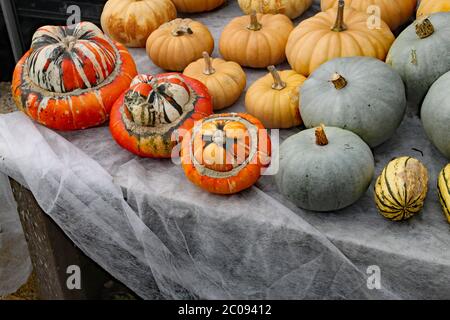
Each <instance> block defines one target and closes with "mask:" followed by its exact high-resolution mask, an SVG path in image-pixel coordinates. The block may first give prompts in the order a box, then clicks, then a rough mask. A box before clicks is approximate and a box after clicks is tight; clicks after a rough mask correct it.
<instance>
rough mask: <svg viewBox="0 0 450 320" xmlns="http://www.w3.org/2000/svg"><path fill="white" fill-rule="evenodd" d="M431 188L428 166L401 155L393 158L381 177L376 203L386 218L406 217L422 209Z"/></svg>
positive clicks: (402, 218)
mask: <svg viewBox="0 0 450 320" xmlns="http://www.w3.org/2000/svg"><path fill="white" fill-rule="evenodd" d="M427 192H428V171H427V168H425V166H424V165H423V164H422V163H421V162H420V161H419V160H417V159H414V158H411V157H401V158H397V159H394V160H392V161H391V162H389V164H388V165H387V166H386V167H385V168H384V170H383V172H382V173H381V175H380V176H379V177H378V179H377V181H376V183H375V203H376V205H377V208H378V211H379V212H380V213H381V215H382V216H384V217H385V218H387V219H389V220H393V221H403V220H407V219H409V218H411V217H412V216H414V215H416V214H418V213H419V212H420V211H421V210H422V208H423V205H424V201H425V198H426V196H427Z"/></svg>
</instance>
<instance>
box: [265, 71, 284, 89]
mask: <svg viewBox="0 0 450 320" xmlns="http://www.w3.org/2000/svg"><path fill="white" fill-rule="evenodd" d="M267 69H268V70H269V72H270V74H271V75H272V77H273V84H272V89H275V90H283V89H284V88H286V82H284V81H283V80H281V76H280V73H279V72H278V71H277V69H276V68H275V66H268V67H267Z"/></svg>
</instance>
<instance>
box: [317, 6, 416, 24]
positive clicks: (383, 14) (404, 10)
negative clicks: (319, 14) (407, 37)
mask: <svg viewBox="0 0 450 320" xmlns="http://www.w3.org/2000/svg"><path fill="white" fill-rule="evenodd" d="M345 5H346V6H347V7H351V8H353V9H356V10H359V11H362V12H365V13H367V14H370V15H375V14H377V13H378V11H374V10H373V8H376V7H378V8H379V14H380V18H381V19H382V20H383V21H384V22H386V23H387V24H388V26H389V27H390V28H391V30H396V29H397V28H398V27H400V26H401V25H403V24H405V23H406V22H408V20H409V18H411V16H412V15H413V14H414V10H416V6H417V0H345ZM337 6H338V1H336V0H321V8H322V11H326V10H328V9H330V8H332V7H337Z"/></svg>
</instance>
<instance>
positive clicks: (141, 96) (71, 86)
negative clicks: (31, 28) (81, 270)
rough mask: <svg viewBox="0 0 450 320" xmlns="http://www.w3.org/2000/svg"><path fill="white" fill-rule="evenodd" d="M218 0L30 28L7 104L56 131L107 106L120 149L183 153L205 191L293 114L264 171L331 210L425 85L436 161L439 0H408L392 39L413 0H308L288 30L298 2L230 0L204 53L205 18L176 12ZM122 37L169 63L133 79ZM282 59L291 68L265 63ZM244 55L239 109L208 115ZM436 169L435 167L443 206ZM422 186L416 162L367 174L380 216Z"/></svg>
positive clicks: (449, 78)
mask: <svg viewBox="0 0 450 320" xmlns="http://www.w3.org/2000/svg"><path fill="white" fill-rule="evenodd" d="M225 2H226V1H225V0H109V1H108V2H107V3H106V5H105V7H104V11H103V14H102V17H101V24H102V28H103V31H104V32H105V33H106V34H104V33H103V32H102V30H100V29H99V28H98V27H97V26H95V25H93V24H91V23H87V22H82V23H79V24H77V25H75V26H71V27H55V26H45V27H42V28H40V29H38V30H37V32H36V33H35V34H34V36H33V41H32V46H31V49H30V50H29V51H28V52H27V53H26V54H25V56H24V57H23V58H22V59H21V60H20V61H19V62H18V64H17V67H16V70H15V72H14V77H13V84H12V90H13V96H14V99H15V102H16V104H17V106H18V107H19V109H21V110H22V111H24V112H25V113H26V114H27V115H29V116H30V117H32V118H33V119H35V120H37V121H38V122H39V123H41V124H43V125H46V126H48V127H50V128H53V129H58V130H76V129H84V128H88V127H92V126H97V125H99V124H101V123H104V122H105V121H107V120H108V118H109V119H110V130H111V133H112V135H113V137H114V139H115V140H116V141H117V142H118V144H120V145H121V146H122V147H124V148H125V149H127V150H129V151H131V152H133V153H135V154H137V155H139V156H142V157H153V158H169V157H173V156H179V155H181V162H182V166H183V169H184V171H185V173H186V175H187V177H188V178H189V179H190V180H191V181H192V182H193V183H195V184H196V185H198V186H200V187H202V188H204V189H206V190H208V191H210V192H212V193H218V194H232V193H236V192H239V191H242V190H244V189H246V188H248V187H250V186H252V185H253V184H254V183H255V182H256V181H257V180H258V179H259V177H260V175H261V172H262V171H263V170H264V168H266V167H267V166H268V165H269V164H270V157H271V144H270V139H269V136H268V134H267V130H266V128H267V129H286V128H292V127H296V126H299V125H301V124H304V125H305V126H306V128H307V129H306V130H304V131H302V132H300V133H298V134H296V135H294V136H291V137H290V138H288V139H287V140H286V141H285V142H284V143H283V144H282V146H281V148H280V170H279V172H278V174H277V175H276V179H275V180H276V182H277V185H278V187H279V189H280V191H281V193H282V194H283V195H285V196H286V197H287V198H288V199H290V200H291V201H293V202H294V203H295V204H297V205H298V206H300V207H302V208H305V209H308V210H313V211H334V210H339V209H342V208H344V207H346V206H349V205H351V204H352V203H354V202H355V201H356V200H358V199H359V198H360V197H361V196H362V195H363V194H364V193H365V192H366V190H367V188H368V187H369V185H370V183H371V181H372V178H373V175H374V159H373V155H372V151H371V149H370V148H371V147H372V148H373V147H375V146H378V145H380V144H382V143H383V142H385V141H387V140H388V139H389V138H391V137H392V136H393V135H394V134H395V131H396V129H397V128H398V126H399V125H400V123H401V121H402V119H403V117H404V114H405V111H406V106H407V102H409V103H411V104H412V105H416V106H420V105H421V102H422V100H423V99H424V97H425V96H426V98H425V101H424V103H423V106H422V108H421V113H422V120H423V123H424V127H425V130H426V132H427V134H428V136H429V137H430V139H431V140H432V141H433V142H434V143H435V145H436V146H437V147H438V149H439V150H441V151H442V152H443V153H444V154H445V155H446V156H447V157H449V158H450V144H448V143H447V141H449V139H450V130H448V129H447V128H446V121H445V120H446V119H448V118H450V100H449V99H446V97H445V95H442V91H443V90H444V88H445V87H449V85H450V73H447V72H448V71H450V54H449V53H450V40H449V39H450V12H449V13H443V12H440V11H450V7H448V5H449V4H450V1H449V0H422V1H421V3H420V7H419V10H418V12H417V15H418V19H417V20H416V21H415V22H413V23H412V24H411V25H410V26H409V27H407V28H406V29H405V30H404V31H403V32H402V33H401V34H400V35H399V37H398V38H397V39H395V36H394V34H393V33H392V31H393V30H395V29H396V28H398V27H399V26H401V25H404V24H405V23H407V22H408V21H409V19H410V17H411V16H412V15H413V14H414V12H415V9H416V6H417V1H416V0H345V1H344V0H322V2H321V7H322V12H320V13H318V14H316V15H315V16H313V17H311V18H308V19H306V20H304V21H302V22H301V23H300V24H299V25H298V26H297V27H294V24H293V23H292V21H291V19H293V18H296V17H298V16H300V15H301V14H302V13H304V12H305V11H306V10H307V9H308V8H309V7H310V6H311V5H312V0H284V1H280V0H239V1H238V3H239V6H240V7H241V9H242V10H243V12H244V13H245V14H246V15H243V16H240V17H236V18H234V19H233V20H231V22H230V23H229V24H228V25H227V26H226V27H225V28H224V30H223V31H222V34H221V36H220V41H219V51H220V54H221V56H222V58H223V59H221V58H212V57H211V54H212V52H213V49H214V39H213V37H212V35H211V33H210V31H209V30H208V28H207V27H206V26H205V25H203V24H202V23H200V22H198V21H195V20H192V19H180V18H176V17H177V11H178V12H189V13H193V12H205V11H209V10H213V9H215V8H218V7H220V6H221V5H223V4H224V3H225ZM377 8H378V10H380V12H379V14H380V15H381V16H380V17H381V19H378V20H377V17H376V9H377ZM370 10H375V12H373V13H372V14H371V13H370V12H369V11H370ZM434 12H437V13H434ZM371 23H372V24H373V26H371V25H370V24H371ZM126 47H145V48H146V51H147V54H148V56H149V57H150V59H151V60H152V61H153V63H154V64H156V65H158V66H159V67H161V68H162V69H165V70H167V71H171V73H164V74H160V75H156V76H150V75H138V74H137V70H136V65H135V63H134V61H133V59H132V57H131V55H130V54H129V52H128V51H127V49H126ZM285 60H287V61H288V63H289V64H290V66H291V68H292V70H285V71H277V69H276V68H275V67H274V65H277V64H280V63H282V62H284V61H285ZM384 61H386V63H385V62H384ZM243 67H249V68H267V69H268V71H269V73H268V74H267V75H266V76H264V77H263V78H261V79H259V80H257V81H256V82H255V83H253V84H252V85H251V86H250V87H249V88H248V90H247V93H246V96H245V106H246V110H247V113H223V114H214V110H216V111H217V110H222V109H224V108H227V107H229V106H231V105H233V104H234V103H235V102H236V101H237V100H238V99H239V97H240V96H241V94H242V93H243V92H244V90H245V88H246V85H247V79H246V74H245V72H244V70H243ZM181 72H182V73H181ZM441 76H442V77H441ZM438 78H439V80H438ZM430 87H431V89H430V90H428V89H429V88H430ZM325 126H326V127H325ZM180 142H181V152H180V150H178V149H177V148H176V146H177V144H179V143H180ZM448 171H450V167H446V168H445V169H444V170H443V172H442V173H441V176H440V179H439V181H440V182H439V191H440V195H441V201H442V204H443V207H444V210H446V212H447V213H448V209H446V208H447V204H448V205H450V191H449V190H450V184H447V180H446V175H447V174H450V172H448ZM427 184H428V174H427V171H426V169H425V168H424V166H423V165H422V164H421V163H420V162H419V161H418V160H416V159H412V158H398V159H395V160H393V162H391V163H390V164H389V165H388V166H387V167H386V168H385V169H384V171H383V173H382V175H381V176H380V177H379V178H378V180H377V182H376V184H375V198H376V204H377V207H378V208H379V211H380V212H381V213H382V214H383V215H384V216H385V217H388V218H390V219H392V220H404V219H407V218H409V217H411V216H412V215H413V214H414V213H416V212H419V211H420V210H421V208H422V206H423V202H424V199H425V196H426V193H427ZM449 221H450V217H449Z"/></svg>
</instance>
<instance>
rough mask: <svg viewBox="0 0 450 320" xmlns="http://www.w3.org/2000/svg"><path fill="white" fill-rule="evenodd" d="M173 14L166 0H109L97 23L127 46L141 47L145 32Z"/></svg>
mask: <svg viewBox="0 0 450 320" xmlns="http://www.w3.org/2000/svg"><path fill="white" fill-rule="evenodd" d="M176 17H177V10H176V9H175V6H174V4H173V3H172V2H171V1H170V0H138V1H136V0H109V1H108V2H106V4H105V7H104V8H103V12H102V16H101V25H102V28H103V31H104V32H105V33H106V34H107V35H108V36H110V37H111V38H112V39H114V40H116V41H118V42H121V43H122V44H123V45H125V46H127V47H142V48H143V47H145V42H146V41H147V38H148V36H149V35H150V34H151V33H152V32H153V31H155V30H156V29H157V28H158V27H159V26H160V25H162V24H163V23H165V22H168V21H170V20H172V19H175V18H176Z"/></svg>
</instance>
